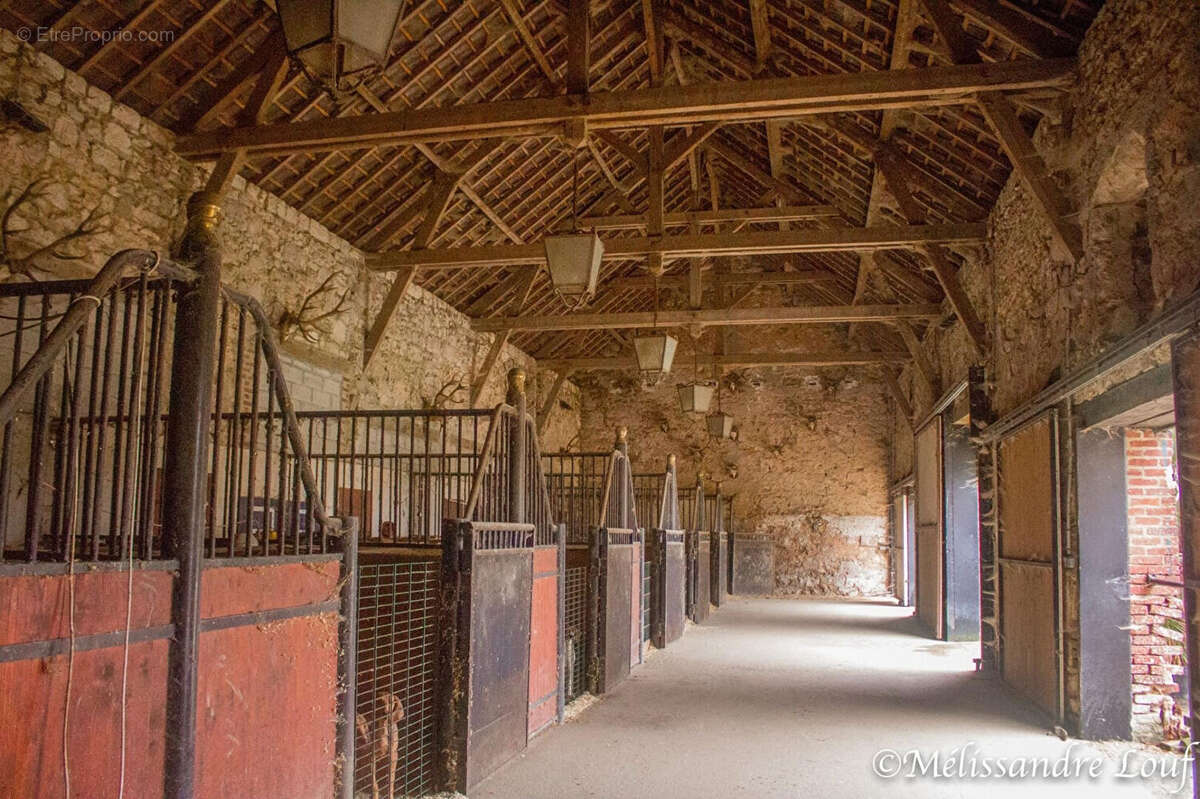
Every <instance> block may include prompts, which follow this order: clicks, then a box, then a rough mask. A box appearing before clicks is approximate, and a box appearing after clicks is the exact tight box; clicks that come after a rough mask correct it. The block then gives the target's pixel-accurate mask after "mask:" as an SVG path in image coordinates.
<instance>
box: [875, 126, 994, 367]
mask: <svg viewBox="0 0 1200 799" xmlns="http://www.w3.org/2000/svg"><path fill="white" fill-rule="evenodd" d="M892 148H893V145H891V144H890V143H889V142H884V143H882V144H881V146H880V147H879V149H877V150H876V152H875V168H876V169H878V170H879V171H880V172H881V173H882V174H883V179H884V180H885V181H886V182H887V185H888V189H890V190H891V193H892V196H893V197H894V198H895V199H896V204H897V205H899V206H900V213H901V214H902V215H903V216H904V218H905V219H908V220H910V221H912V222H913V223H917V224H919V223H920V222H921V221H923V220H924V217H925V214H924V213H923V212H922V210H921V207H920V205H918V204H917V201H916V200H914V199H913V197H912V194H910V193H909V190H908V183H907V182H906V181H905V179H904V175H903V172H902V166H901V164H900V161H899V159H898V158H897V157H896V156H895V155H894V154H893V153H892ZM916 249H917V251H918V252H920V253H921V254H922V255H924V256H925V258H926V260H928V261H929V265H930V267H931V268H932V269H933V274H934V276H935V277H937V280H938V283H939V284H940V285H941V287H942V291H943V292H945V294H946V299H947V300H948V301H949V302H950V307H951V308H953V309H954V313H955V315H956V316H957V317H958V320H959V321H960V322H962V324H963V328H964V329H965V330H966V331H967V337H968V338H970V339H971V343H972V344H973V345H974V347H975V350H976V351H977V352H978V353H979V354H980V355H983V354H984V353H985V352H986V351H987V330H986V328H984V326H983V322H982V321H980V319H979V315H978V314H977V313H975V306H974V304H973V303H972V302H971V298H970V297H968V296H967V293H966V291H964V290H963V287H962V283H960V282H959V280H958V271H957V270H956V269H955V268H954V264H952V263H951V262H950V256H949V255H948V254H947V252H946V250H945V249H944V248H942V247H940V246H937V245H936V243H932V242H931V243H928V244H926V245H922V246H919V247H917V248H916Z"/></svg>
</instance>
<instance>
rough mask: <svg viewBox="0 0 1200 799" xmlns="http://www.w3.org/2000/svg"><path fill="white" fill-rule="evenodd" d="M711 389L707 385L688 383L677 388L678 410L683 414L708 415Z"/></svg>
mask: <svg viewBox="0 0 1200 799" xmlns="http://www.w3.org/2000/svg"><path fill="white" fill-rule="evenodd" d="M713 391H714V389H713V387H712V386H710V385H708V384H707V383H699V382H697V383H688V384H687V385H683V386H680V387H679V409H680V410H681V411H683V412H684V413H708V409H709V407H711V406H712V398H713Z"/></svg>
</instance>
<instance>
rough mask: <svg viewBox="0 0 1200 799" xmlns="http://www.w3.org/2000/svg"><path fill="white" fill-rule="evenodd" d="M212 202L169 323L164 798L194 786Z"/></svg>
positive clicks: (193, 232) (186, 250)
mask: <svg viewBox="0 0 1200 799" xmlns="http://www.w3.org/2000/svg"><path fill="white" fill-rule="evenodd" d="M220 213H221V212H220V207H219V206H218V205H217V203H216V198H215V197H213V196H212V195H209V194H205V193H197V194H195V195H193V196H192V198H191V199H190V200H189V201H188V222H187V230H186V232H185V233H184V238H183V241H182V243H181V245H180V248H179V256H180V258H181V260H184V261H186V262H190V263H191V264H192V266H193V267H194V268H195V269H196V272H197V278H196V282H195V283H193V284H192V285H190V286H188V287H186V288H185V289H183V291H182V292H181V293H180V297H179V305H178V310H177V312H176V317H175V331H176V333H175V347H174V353H173V360H172V363H173V367H172V371H171V398H170V412H169V415H168V417H167V433H166V448H165V452H166V463H165V464H164V467H163V492H162V496H163V513H162V518H163V525H164V531H163V532H164V539H163V540H164V549H165V550H166V552H165V553H164V554H166V555H167V556H168V557H173V558H175V559H176V560H177V561H178V562H179V573H178V575H177V576H176V578H175V584H174V587H173V589H172V595H171V622H172V624H173V625H174V627H175V634H174V636H173V638H172V639H171V645H170V651H169V655H168V660H167V721H166V762H165V768H164V772H163V781H164V788H163V794H164V796H165V797H167V799H191V797H192V796H193V795H194V793H195V779H196V707H197V695H198V693H199V688H198V678H197V664H198V661H199V655H200V652H199V650H200V578H201V571H202V568H203V559H204V522H205V502H206V496H205V495H206V490H207V484H208V470H207V464H208V458H209V440H210V436H209V425H210V424H211V423H212V421H211V420H212V413H213V378H214V374H213V371H214V365H215V364H216V356H217V325H218V316H219V313H220V303H221V252H220V247H219V245H218V242H217V238H216V227H217V224H218V222H219V221H220Z"/></svg>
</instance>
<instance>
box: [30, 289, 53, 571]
mask: <svg viewBox="0 0 1200 799" xmlns="http://www.w3.org/2000/svg"><path fill="white" fill-rule="evenodd" d="M49 302H50V301H49V298H48V297H47V296H46V295H42V318H41V324H40V326H39V344H40V343H41V341H44V340H45V337H46V325H47V317H48V316H49V313H50V306H49ZM49 380H50V373H49V372H47V373H46V374H44V375H42V378H41V379H40V380H38V382H37V387H36V389H35V390H34V399H33V432H32V438H31V440H30V443H29V482H28V490H29V495H28V497H27V502H26V511H25V560H27V561H29V562H30V563H33V562H35V561H36V560H37V559H38V543H39V536H40V535H41V528H42V490H43V486H44V482H43V480H42V456H43V455H44V453H45V449H46V437H47V436H48V435H49V432H50V430H49V426H50V414H49V413H48V412H47V409H46V404H47V402H48V399H49V396H48V395H49V393H50V383H49Z"/></svg>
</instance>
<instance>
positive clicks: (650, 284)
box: [601, 269, 838, 291]
mask: <svg viewBox="0 0 1200 799" xmlns="http://www.w3.org/2000/svg"><path fill="white" fill-rule="evenodd" d="M837 279H838V278H837V275H835V274H833V273H832V272H822V271H818V270H815V269H806V270H801V271H797V272H734V273H727V274H724V275H720V276H718V277H717V278H715V279H714V283H715V284H716V286H717V287H719V288H721V287H730V286H790V285H796V284H806V283H825V282H829V281H836V280H837ZM691 282H692V278H691V274H690V271H689V274H687V275H666V276H664V277H662V278H661V279H660V280H659V288H663V289H689V288H690V287H691ZM601 288H612V289H614V290H617V291H649V290H651V289H653V288H654V278H651V277H618V278H613V279H612V280H610V281H608V282H607V283H604V284H603V285H602V286H601Z"/></svg>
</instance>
